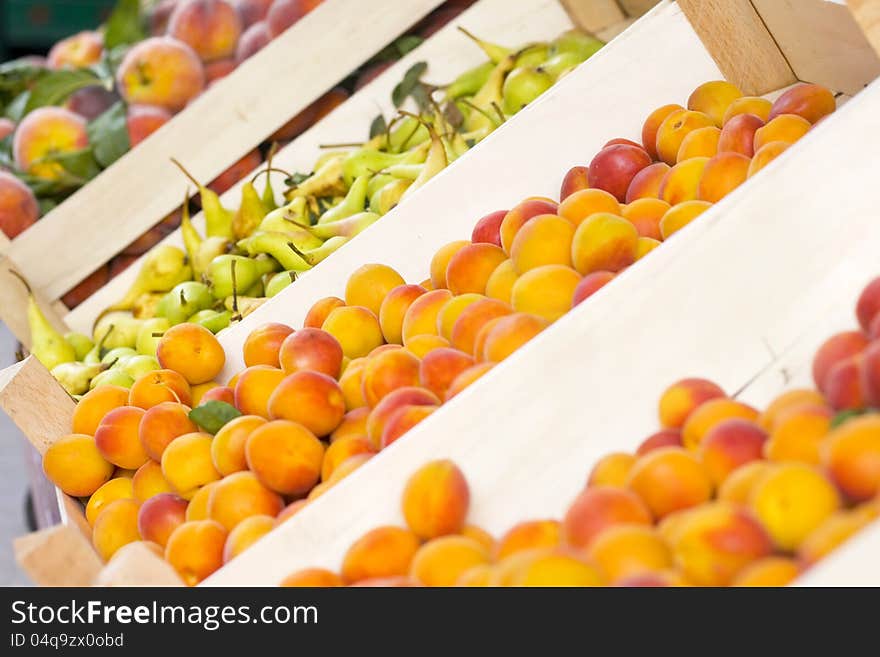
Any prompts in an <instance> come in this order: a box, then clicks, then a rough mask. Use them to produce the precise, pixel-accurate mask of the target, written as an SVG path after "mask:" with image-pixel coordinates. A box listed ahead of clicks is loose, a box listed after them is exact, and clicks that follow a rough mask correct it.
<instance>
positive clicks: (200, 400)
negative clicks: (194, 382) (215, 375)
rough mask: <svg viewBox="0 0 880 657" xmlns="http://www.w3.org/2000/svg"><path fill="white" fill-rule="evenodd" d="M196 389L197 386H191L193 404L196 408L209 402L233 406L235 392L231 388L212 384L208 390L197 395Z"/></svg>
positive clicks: (203, 384)
mask: <svg viewBox="0 0 880 657" xmlns="http://www.w3.org/2000/svg"><path fill="white" fill-rule="evenodd" d="M199 385H200V386H205V385H210V384H207V383H202V384H199ZM198 387H199V386H193V404H195V405H196V406H198V405H199V404H205V403H207V402H209V401H221V402H223V403H225V404H229V405H230V406H235V390H233V389H232V388H230V387H228V386H218V385H216V384H214V385H213V387H211V388H210V389H209V390H205V391H199V394H198V395H197V394H196V390H195V388H198Z"/></svg>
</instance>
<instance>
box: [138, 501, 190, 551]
mask: <svg viewBox="0 0 880 657" xmlns="http://www.w3.org/2000/svg"><path fill="white" fill-rule="evenodd" d="M187 505H188V503H187V501H186V500H185V499H183V498H182V497H180V496H178V495H175V494H174V493H160V494H159V495H154V496H153V497H151V498H150V499H148V500H146V501H144V502H143V503H142V504H141V506H140V510H139V511H138V516H137V526H138V533H139V534H140V536H141V538H143V540H145V541H152V542H153V543H157V544H158V545H161V546H162V547H163V548H164V547H165V545H167V543H168V538H169V537H170V536H171V534H172V533H173V532H174V530H175V529H177V528H178V527H179V526H180V525H182V524H183V523H184V522H186V507H187Z"/></svg>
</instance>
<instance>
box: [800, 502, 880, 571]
mask: <svg viewBox="0 0 880 657" xmlns="http://www.w3.org/2000/svg"><path fill="white" fill-rule="evenodd" d="M876 515H877V514H876V513H874V514H865V513H861V512H860V511H859V510H852V511H836V512H835V513H833V514H831V515H830V516H828V517H827V518H826V519H825V520H824V521H823V522H822V524H821V525H819V526H818V527H816V528H815V529H814V530H813V531H812V532H810V534H809V535H808V536H807V537H806V538H805V539H804V541H803V542H802V543H801V544H800V546H799V547H798V550H797V559H798V562H799V563H800V564H801V566H802V567H804V568H808V567H809V566H812V565H813V564H815V563H816V562H818V561H820V560H822V559H824V558H825V557H826V556H828V555H829V554H830V553H831V552H833V551H834V550H836V549H837V548H838V547H840V546H841V545H843V543H845V542H846V541H848V540H849V539H850V538H852V536H853V535H855V534H856V533H858V532H859V531H861V530H862V529H863V528H864V527H865V526H866V525H868V524H869V523H870V522H871V521H872V520H874V519H875V518H876Z"/></svg>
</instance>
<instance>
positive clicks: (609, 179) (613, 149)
mask: <svg viewBox="0 0 880 657" xmlns="http://www.w3.org/2000/svg"><path fill="white" fill-rule="evenodd" d="M651 162H652V159H651V156H650V155H649V154H648V153H647V151H645V150H644V149H643V148H642V147H641V146H634V145H629V144H613V145H610V146H608V145H606V146H605V147H604V148H603V149H602V150H601V151H599V152H598V153H597V154H596V156H595V157H594V158H593V159H592V161H591V162H590V169H589V174H588V175H589V179H590V187H592V188H594V189H602V190H604V191H606V192H608V193H609V194H611V195H612V196H614V197H615V198H616V199H617V200H618V201H619V202H621V203H623V202H624V200H625V199H626V192H627V189H629V186H630V183H631V182H632V179H633V178H634V177H635V176H636V174H637V173H639V171H641V170H642V169H644V168H645V167H647V166H649V165H650V164H651Z"/></svg>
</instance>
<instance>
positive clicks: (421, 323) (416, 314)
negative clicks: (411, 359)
mask: <svg viewBox="0 0 880 657" xmlns="http://www.w3.org/2000/svg"><path fill="white" fill-rule="evenodd" d="M451 299H452V293H451V292H450V291H449V290H445V289H439V290H431V291H430V292H427V293H425V294H423V295H422V296H420V297H419V298H417V299H416V300H415V301H413V302H412V303H411V304H410V306H409V308H407V311H406V313H405V314H404V316H403V325H402V336H403V344H404V345H409V343H410V341H411V340H412V339H413V338H415V337H417V336H420V335H439V329H438V318H439V316H440V311H441V310H442V309H443V307H444V306H445V305H446V303H447V302H449V301H450V300H451Z"/></svg>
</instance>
